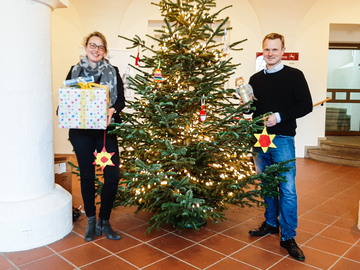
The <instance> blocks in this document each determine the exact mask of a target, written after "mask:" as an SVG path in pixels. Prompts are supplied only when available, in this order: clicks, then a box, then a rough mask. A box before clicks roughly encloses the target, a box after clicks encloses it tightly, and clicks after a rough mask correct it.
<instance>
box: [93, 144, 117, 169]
mask: <svg viewBox="0 0 360 270" xmlns="http://www.w3.org/2000/svg"><path fill="white" fill-rule="evenodd" d="M114 154H115V152H113V153H108V152H107V151H106V148H105V146H104V147H103V149H102V150H101V152H100V153H97V152H94V155H95V157H96V159H95V161H94V163H93V165H99V166H101V170H102V171H104V169H105V167H106V166H115V165H114V163H113V162H112V161H111V157H112V156H113V155H114Z"/></svg>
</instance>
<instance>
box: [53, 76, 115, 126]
mask: <svg viewBox="0 0 360 270" xmlns="http://www.w3.org/2000/svg"><path fill="white" fill-rule="evenodd" d="M107 109H108V90H107V87H106V86H103V85H98V84H94V83H91V84H84V83H83V84H81V88H80V87H61V88H60V89H59V109H58V120H59V128H74V129H106V127H107Z"/></svg>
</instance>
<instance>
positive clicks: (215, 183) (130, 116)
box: [114, 0, 287, 232]
mask: <svg viewBox="0 0 360 270" xmlns="http://www.w3.org/2000/svg"><path fill="white" fill-rule="evenodd" d="M154 5H156V6H158V7H159V10H160V12H161V14H162V16H163V17H164V27H163V28H162V29H159V30H157V31H156V32H158V33H159V34H160V37H150V38H152V39H153V40H154V41H155V42H157V43H158V49H154V47H152V46H147V45H146V43H145V41H144V40H142V39H141V38H140V37H138V36H135V38H133V39H130V38H127V37H122V36H120V37H121V38H124V39H126V40H128V41H131V42H132V45H131V46H130V47H129V48H137V47H140V48H141V50H142V54H141V59H140V66H135V65H134V66H132V68H134V69H135V70H136V72H137V75H136V76H135V77H134V78H130V79H129V80H130V86H129V87H130V88H131V89H132V90H133V91H135V93H136V95H135V96H136V97H135V100H134V101H132V102H129V107H130V108H131V109H132V112H131V113H122V119H123V123H122V124H119V125H117V129H116V130H115V131H114V133H116V134H117V135H118V136H119V146H120V147H121V149H123V150H122V152H121V164H122V165H121V171H122V182H121V185H120V186H119V189H118V195H117V199H116V201H115V205H114V206H115V207H116V206H119V205H124V206H126V205H136V206H138V208H137V210H138V211H140V210H145V211H150V212H152V213H154V215H153V217H152V218H151V220H150V222H149V228H148V232H149V231H151V230H152V229H153V228H157V229H159V228H160V227H161V226H162V225H163V224H164V223H168V224H173V225H174V226H175V227H177V228H180V229H183V228H194V229H197V228H198V227H199V226H200V225H201V224H202V223H203V222H205V221H206V220H208V219H211V220H214V221H217V220H223V219H224V218H226V217H225V214H224V210H226V204H234V205H238V206H241V207H243V206H261V205H263V200H262V197H263V196H264V195H265V194H266V195H275V193H274V192H273V191H272V190H274V187H275V186H276V185H277V184H278V181H283V179H282V178H281V177H276V175H277V174H278V173H279V172H283V171H286V170H287V169H286V168H285V166H284V164H279V165H274V166H271V167H269V168H268V169H267V171H266V172H265V173H263V174H261V175H256V174H255V172H254V166H253V163H252V160H251V154H252V152H251V149H252V146H253V145H254V143H255V141H256V139H255V137H254V134H255V133H256V132H259V131H261V130H262V129H263V127H262V126H261V125H259V124H260V123H261V122H262V119H253V120H252V121H249V120H247V119H244V118H243V117H242V113H243V112H244V111H247V110H248V109H249V108H248V107H249V105H250V104H251V101H250V102H248V103H246V104H244V105H242V106H239V102H238V97H237V96H236V89H232V88H226V87H225V84H226V82H227V81H228V80H229V78H230V76H231V75H233V74H234V72H235V69H236V67H237V66H238V65H239V64H232V63H231V60H232V58H231V57H230V56H229V51H230V50H240V49H237V48H236V46H237V45H239V44H240V43H241V42H243V41H245V40H242V41H238V42H234V43H231V44H229V43H228V42H227V31H230V30H231V28H230V27H228V26H227V23H228V21H229V18H224V19H218V16H219V14H220V13H221V11H223V10H224V9H226V8H229V7H230V6H228V7H225V8H223V9H221V10H220V11H218V12H216V13H214V14H210V10H211V9H212V8H214V7H215V0H177V1H171V0H161V1H160V2H159V3H158V4H154ZM219 40H220V42H219ZM145 52H148V55H147V56H146V55H145ZM136 62H137V61H136ZM254 139H255V141H254ZM259 179H264V180H266V181H267V184H265V185H263V184H261V182H260V181H259ZM260 187H261V188H260Z"/></svg>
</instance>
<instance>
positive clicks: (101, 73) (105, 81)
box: [71, 56, 117, 107]
mask: <svg viewBox="0 0 360 270" xmlns="http://www.w3.org/2000/svg"><path fill="white" fill-rule="evenodd" d="M88 76H94V80H95V82H99V79H100V82H99V84H101V85H106V86H107V87H108V89H109V94H110V107H111V106H112V105H114V104H115V102H116V99H117V81H116V71H115V68H114V67H113V66H112V65H111V64H110V62H109V60H107V59H105V58H104V59H102V60H101V61H99V62H98V63H97V64H96V66H95V68H92V67H91V66H90V63H89V59H88V58H87V56H85V57H83V58H82V59H81V61H80V62H79V63H78V64H77V65H75V66H74V67H73V69H72V71H71V79H76V78H78V77H88Z"/></svg>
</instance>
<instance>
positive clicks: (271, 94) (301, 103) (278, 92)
mask: <svg viewBox="0 0 360 270" xmlns="http://www.w3.org/2000/svg"><path fill="white" fill-rule="evenodd" d="M249 84H250V85H251V86H252V88H253V89H254V95H255V97H256V98H257V100H254V103H253V106H254V107H256V110H255V112H254V115H253V117H257V116H259V115H263V114H265V113H268V112H273V113H275V112H278V113H279V114H280V117H281V122H280V123H278V124H276V125H275V126H274V127H268V128H267V130H268V132H269V134H276V135H287V136H295V134H296V132H295V130H296V118H300V117H303V116H305V115H306V114H308V113H310V112H311V111H312V108H313V106H312V100H311V95H310V91H309V86H308V84H307V82H306V80H305V77H304V74H303V73H302V72H301V71H300V70H298V69H296V68H292V67H289V66H284V68H283V69H281V70H280V71H278V72H275V73H267V74H265V73H264V71H263V70H262V71H259V72H258V73H256V74H254V75H253V76H251V78H250V81H249Z"/></svg>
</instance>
